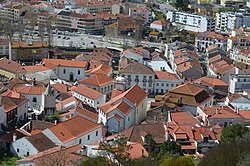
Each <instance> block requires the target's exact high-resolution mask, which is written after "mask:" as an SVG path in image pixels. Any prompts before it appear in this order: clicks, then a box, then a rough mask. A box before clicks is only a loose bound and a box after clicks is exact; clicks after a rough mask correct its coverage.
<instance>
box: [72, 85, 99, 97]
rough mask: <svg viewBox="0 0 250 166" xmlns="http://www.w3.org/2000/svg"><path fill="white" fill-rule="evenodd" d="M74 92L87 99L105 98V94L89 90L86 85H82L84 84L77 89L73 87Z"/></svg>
mask: <svg viewBox="0 0 250 166" xmlns="http://www.w3.org/2000/svg"><path fill="white" fill-rule="evenodd" d="M72 91H75V92H77V93H79V94H81V95H83V96H85V97H88V98H90V99H97V98H99V97H101V96H103V94H102V93H101V92H98V91H96V90H94V89H91V88H89V87H87V86H85V85H82V84H80V85H78V86H77V87H73V88H72Z"/></svg>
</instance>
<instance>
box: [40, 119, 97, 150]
mask: <svg viewBox="0 0 250 166" xmlns="http://www.w3.org/2000/svg"><path fill="white" fill-rule="evenodd" d="M43 134H44V135H46V136H47V137H48V138H49V139H50V140H51V141H52V142H54V143H56V144H57V145H63V146H70V145H75V144H80V145H81V146H84V145H86V144H90V143H92V142H95V141H100V140H101V138H102V125H99V124H96V123H94V122H92V121H90V120H87V119H85V118H83V117H81V116H76V117H73V118H71V119H69V120H67V121H64V122H61V123H59V124H57V125H55V126H53V127H51V128H49V129H46V130H44V131H43Z"/></svg>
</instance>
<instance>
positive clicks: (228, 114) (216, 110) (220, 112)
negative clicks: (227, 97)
mask: <svg viewBox="0 0 250 166" xmlns="http://www.w3.org/2000/svg"><path fill="white" fill-rule="evenodd" d="M203 112H204V113H205V114H206V115H208V118H220V119H221V118H222V119H224V118H242V117H241V116H240V115H238V114H237V113H236V112H234V111H233V110H232V109H231V108H230V107H226V106H223V107H220V106H212V107H204V109H203Z"/></svg>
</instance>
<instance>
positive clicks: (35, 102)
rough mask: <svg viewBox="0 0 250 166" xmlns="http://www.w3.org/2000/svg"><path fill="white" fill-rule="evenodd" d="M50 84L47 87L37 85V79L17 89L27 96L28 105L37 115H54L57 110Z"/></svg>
mask: <svg viewBox="0 0 250 166" xmlns="http://www.w3.org/2000/svg"><path fill="white" fill-rule="evenodd" d="M51 90H52V89H51V87H50V85H48V86H47V87H44V86H40V85H37V84H36V82H35V80H34V81H33V83H32V84H23V85H22V86H19V87H18V88H16V89H15V91H16V92H18V93H20V94H22V95H23V96H24V97H26V98H27V99H28V100H29V102H28V107H29V108H30V109H31V110H33V111H34V113H35V114H36V115H41V114H45V115H53V114H54V112H55V96H54V95H53V94H52V91H51Z"/></svg>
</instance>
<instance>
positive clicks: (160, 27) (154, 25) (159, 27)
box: [150, 20, 163, 31]
mask: <svg viewBox="0 0 250 166" xmlns="http://www.w3.org/2000/svg"><path fill="white" fill-rule="evenodd" d="M150 28H151V29H155V30H158V31H162V30H163V23H162V22H161V21H160V20H157V21H154V22H152V23H151V24H150Z"/></svg>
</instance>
